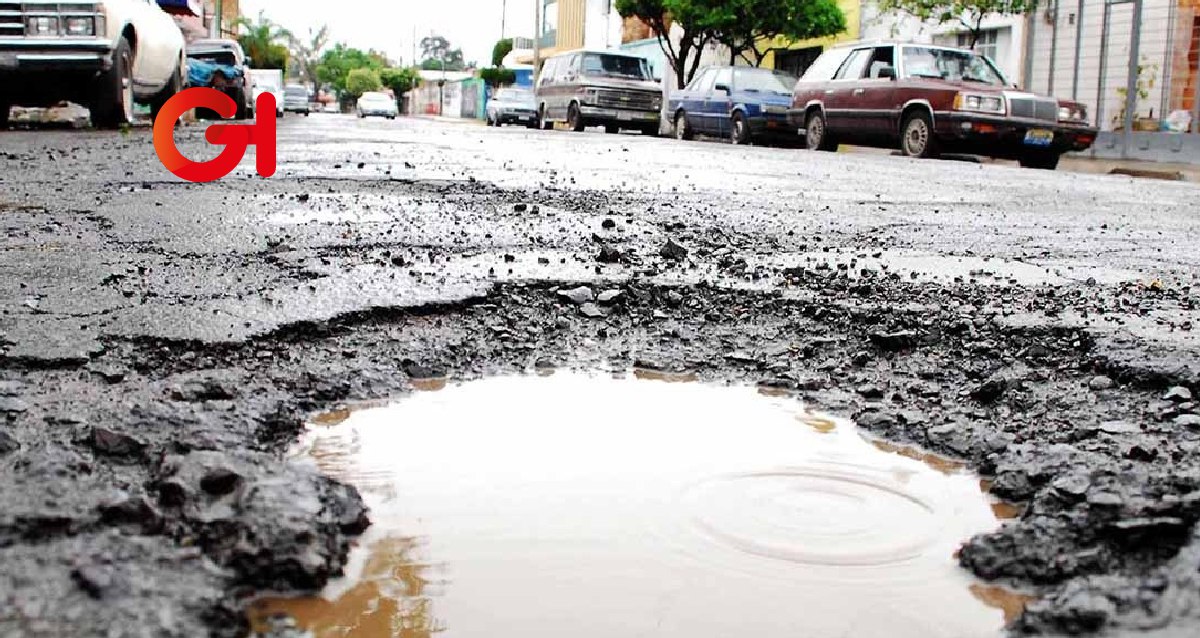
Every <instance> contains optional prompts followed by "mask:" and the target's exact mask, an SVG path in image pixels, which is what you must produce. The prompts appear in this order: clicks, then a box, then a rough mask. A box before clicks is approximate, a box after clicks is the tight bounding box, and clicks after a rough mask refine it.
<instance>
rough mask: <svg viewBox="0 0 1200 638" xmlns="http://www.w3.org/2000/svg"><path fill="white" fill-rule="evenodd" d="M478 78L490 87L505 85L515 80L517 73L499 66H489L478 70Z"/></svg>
mask: <svg viewBox="0 0 1200 638" xmlns="http://www.w3.org/2000/svg"><path fill="white" fill-rule="evenodd" d="M479 78H480V79H481V80H483V81H484V82H485V83H487V85H488V86H491V87H497V86H505V85H508V84H512V83H513V82H516V81H517V73H516V71H513V70H512V69H506V68H504V67H500V66H497V67H489V68H486V69H480V70H479Z"/></svg>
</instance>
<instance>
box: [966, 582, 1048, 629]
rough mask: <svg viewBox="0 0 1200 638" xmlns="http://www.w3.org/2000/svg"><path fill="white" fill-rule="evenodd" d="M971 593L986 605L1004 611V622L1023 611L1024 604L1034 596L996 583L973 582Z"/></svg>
mask: <svg viewBox="0 0 1200 638" xmlns="http://www.w3.org/2000/svg"><path fill="white" fill-rule="evenodd" d="M971 595H972V596H974V597H975V598H977V599H979V600H980V601H981V602H983V604H985V605H987V606H988V607H992V608H995V609H999V610H1000V611H1002V612H1004V624H1006V625H1007V624H1009V623H1012V622H1013V621H1014V620H1016V619H1017V618H1019V617H1020V616H1021V612H1023V611H1025V605H1027V604H1029V603H1030V602H1031V601H1033V600H1034V598H1036V596H1030V595H1029V594H1022V593H1021V592H1016V591H1013V590H1011V589H1007V588H1005V587H1000V586H997V585H985V584H982V583H975V584H973V585H971Z"/></svg>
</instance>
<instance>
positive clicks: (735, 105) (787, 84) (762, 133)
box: [667, 66, 800, 144]
mask: <svg viewBox="0 0 1200 638" xmlns="http://www.w3.org/2000/svg"><path fill="white" fill-rule="evenodd" d="M795 86H796V78H795V77H793V76H791V75H788V74H787V73H783V72H781V71H772V70H770V69H756V68H753V67H745V66H734V67H731V66H726V67H710V68H707V69H702V70H701V71H700V72H699V73H697V74H696V77H694V78H693V79H692V81H691V82H690V83H688V85H687V87H685V88H684V89H683V90H682V91H679V92H678V93H675V94H673V95H672V96H671V99H670V100H669V106H668V107H667V112H668V113H669V114H671V123H672V125H673V126H674V130H675V137H677V138H679V139H681V140H690V139H692V136H693V135H695V134H697V133H699V134H701V135H719V136H722V137H726V138H729V139H730V140H731V141H732V142H733V143H734V144H748V143H750V142H751V141H752V140H767V139H774V140H777V141H783V142H799V141H800V136H799V135H798V134H797V133H796V127H794V126H792V125H791V124H790V123H789V122H788V115H787V112H788V107H790V106H791V105H792V89H793V88H795Z"/></svg>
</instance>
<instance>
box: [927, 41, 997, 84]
mask: <svg viewBox="0 0 1200 638" xmlns="http://www.w3.org/2000/svg"><path fill="white" fill-rule="evenodd" d="M904 76H905V77H910V78H934V79H938V80H950V81H951V82H976V83H979V84H986V85H990V86H1004V84H1005V81H1004V76H1003V75H1001V74H1000V72H999V71H997V70H996V67H994V66H992V63H991V62H988V61H987V59H986V58H984V57H983V56H981V55H978V54H975V53H968V52H966V51H958V50H955V49H939V48H935V47H916V46H907V47H904Z"/></svg>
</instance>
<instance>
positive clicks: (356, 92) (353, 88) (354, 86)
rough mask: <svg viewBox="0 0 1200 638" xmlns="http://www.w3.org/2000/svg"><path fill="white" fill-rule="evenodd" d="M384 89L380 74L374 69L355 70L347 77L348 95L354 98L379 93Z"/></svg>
mask: <svg viewBox="0 0 1200 638" xmlns="http://www.w3.org/2000/svg"><path fill="white" fill-rule="evenodd" d="M382 88H383V82H382V81H380V79H379V73H378V72H376V71H375V70H374V69H368V68H360V69H354V70H353V71H350V73H348V74H347V75H346V94H347V95H350V96H352V97H358V96H360V95H362V94H363V93H367V92H369V91H378V90H379V89H382Z"/></svg>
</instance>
